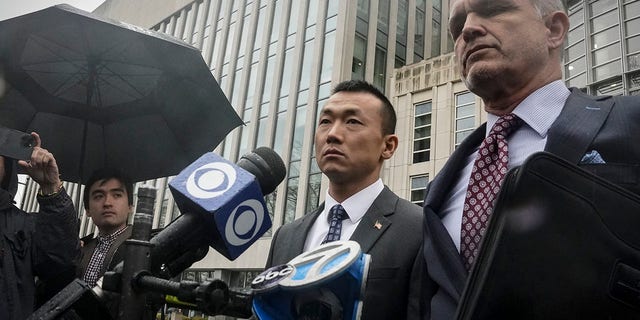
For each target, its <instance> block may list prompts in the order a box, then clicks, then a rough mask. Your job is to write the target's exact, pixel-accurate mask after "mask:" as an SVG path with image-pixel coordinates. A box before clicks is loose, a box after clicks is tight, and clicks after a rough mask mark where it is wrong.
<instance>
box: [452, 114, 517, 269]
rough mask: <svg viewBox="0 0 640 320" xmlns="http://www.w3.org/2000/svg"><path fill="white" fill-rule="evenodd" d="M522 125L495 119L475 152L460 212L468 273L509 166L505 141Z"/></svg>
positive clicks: (512, 118)
mask: <svg viewBox="0 0 640 320" xmlns="http://www.w3.org/2000/svg"><path fill="white" fill-rule="evenodd" d="M521 124H522V120H521V119H520V118H518V117H517V116H516V115H514V114H507V115H504V116H502V117H500V118H499V119H498V121H497V122H496V123H495V124H494V125H493V128H491V131H490V132H489V135H487V137H486V138H485V139H484V141H482V144H481V145H480V149H478V157H477V158H476V161H475V162H474V163H473V169H472V170H471V178H470V179H469V186H468V187H467V194H466V197H465V200H464V209H463V211H462V229H461V232H460V255H461V256H462V259H463V260H464V265H465V267H466V268H467V270H470V269H471V266H473V263H474V261H475V259H476V257H477V256H478V250H479V246H480V240H481V239H482V236H484V234H485V231H486V229H487V222H488V220H489V215H490V214H491V211H492V210H493V204H494V202H495V199H496V196H497V195H498V192H499V191H500V186H501V184H502V180H503V179H504V175H505V174H506V173H507V170H508V164H509V149H508V146H507V137H508V136H509V135H510V134H511V133H512V132H513V131H515V129H517V128H518V127H519V126H520V125H521Z"/></svg>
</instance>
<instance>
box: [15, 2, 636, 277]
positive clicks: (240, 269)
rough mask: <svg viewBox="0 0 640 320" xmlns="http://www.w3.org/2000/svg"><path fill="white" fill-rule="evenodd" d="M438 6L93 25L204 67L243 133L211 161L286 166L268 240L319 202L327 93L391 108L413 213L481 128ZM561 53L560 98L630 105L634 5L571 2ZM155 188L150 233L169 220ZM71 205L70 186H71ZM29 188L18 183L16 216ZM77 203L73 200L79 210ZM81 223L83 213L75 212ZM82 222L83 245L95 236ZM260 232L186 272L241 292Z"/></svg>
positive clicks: (119, 5) (159, 182)
mask: <svg viewBox="0 0 640 320" xmlns="http://www.w3.org/2000/svg"><path fill="white" fill-rule="evenodd" d="M448 3H449V1H447V0H353V1H350V0H349V1H348V0H303V1H297V0H195V1H194V0H173V1H168V0H138V1H126V0H107V1H106V2H105V3H104V4H103V5H102V6H100V7H99V8H98V9H97V10H96V11H95V13H97V14H99V15H102V16H105V17H109V18H113V19H117V20H122V21H125V22H128V23H131V24H135V25H139V26H141V27H144V28H150V29H153V30H157V31H160V32H164V33H167V34H170V35H172V36H174V37H176V38H180V39H182V40H184V41H185V42H187V43H189V44H191V45H193V46H195V47H197V48H200V49H201V51H202V56H203V59H204V60H205V62H206V63H207V64H208V65H209V67H210V69H211V72H212V74H213V75H214V77H215V78H216V79H217V81H218V83H219V84H220V86H221V88H222V89H223V91H224V92H225V94H226V95H227V98H228V99H229V101H230V102H231V104H232V105H233V106H234V108H235V110H236V111H237V113H238V115H240V117H241V118H242V119H243V120H244V122H245V123H246V126H243V127H239V128H237V129H235V130H234V131H232V132H231V133H230V134H229V135H228V136H227V138H226V139H225V141H224V142H223V143H221V144H220V145H219V146H218V147H217V148H216V149H215V151H216V152H217V153H219V154H220V155H222V156H223V157H225V158H226V159H229V160H230V161H234V162H235V161H237V159H238V158H239V157H240V156H242V155H243V154H245V153H247V152H249V151H251V150H253V149H255V148H256V147H260V146H267V147H271V148H273V149H274V150H275V151H276V152H277V153H278V154H279V155H280V156H281V157H282V158H283V160H284V161H285V165H286V168H287V177H286V178H285V180H284V181H283V182H282V183H281V184H280V186H279V187H278V188H277V190H276V192H275V193H273V194H271V195H269V196H268V197H267V200H268V203H269V206H270V212H271V213H272V218H273V228H272V231H273V230H275V229H277V228H278V227H279V226H280V225H282V224H284V223H288V222H290V221H292V220H294V219H295V218H298V217H300V216H302V215H304V214H305V213H306V212H309V211H311V210H312V209H314V208H316V207H317V206H318V204H319V203H320V202H321V201H322V200H323V198H324V193H325V192H326V185H327V181H326V178H324V177H323V176H322V174H321V173H320V171H319V169H318V167H317V165H316V162H315V159H314V152H313V147H314V146H313V141H314V139H313V135H314V129H315V125H316V117H317V114H318V112H319V110H320V109H321V108H322V106H323V105H324V103H325V102H326V100H327V99H328V97H329V94H330V91H331V88H332V86H334V85H335V84H337V83H338V82H340V81H343V80H347V79H364V80H367V81H369V82H372V83H374V84H375V85H376V86H378V87H379V88H381V89H383V90H384V92H385V93H386V94H387V96H389V97H390V100H391V101H392V103H393V104H394V106H395V107H396V111H397V114H398V126H397V134H398V135H399V138H400V145H399V149H398V151H397V153H396V154H395V156H394V157H393V158H392V159H391V160H390V161H387V163H386V164H385V167H384V168H383V173H382V179H383V182H384V183H385V184H386V185H388V186H389V187H390V188H391V189H392V190H393V191H394V192H396V193H397V194H399V195H400V196H401V197H404V198H406V199H409V200H411V201H413V202H415V203H417V204H421V203H422V200H423V198H424V192H425V188H426V185H427V183H428V182H429V180H430V179H431V178H432V177H433V176H434V175H435V174H436V173H437V172H438V171H439V170H440V168H442V166H443V165H444V163H445V162H446V160H447V158H448V157H449V155H450V154H451V152H453V150H454V149H455V148H456V146H457V145H458V144H459V143H460V142H461V141H462V140H463V139H464V138H465V137H466V136H467V135H468V134H469V133H470V132H471V131H472V130H473V129H475V128H476V127H477V126H479V125H480V124H481V123H483V122H484V121H485V120H486V115H485V113H484V111H483V108H482V102H481V100H480V99H478V98H477V97H476V96H475V95H473V94H472V93H470V92H469V91H468V90H467V89H466V88H465V86H464V84H463V83H462V82H461V81H460V80H459V77H458V72H457V70H456V66H455V63H454V59H453V54H451V51H452V47H453V44H452V41H451V39H450V37H449V35H448V33H447V27H446V26H447V17H448V15H449V12H448V11H449V8H448ZM567 6H568V12H569V16H570V20H571V30H570V32H569V35H568V38H567V44H566V49H565V55H564V77H565V81H566V83H567V85H568V86H572V87H578V88H581V89H582V90H584V91H585V92H588V93H591V94H596V95H604V94H608V95H616V94H640V0H569V1H568V3H567ZM170 179H171V178H170V177H168V178H160V179H156V180H153V181H146V183H147V184H152V185H155V186H156V187H157V188H158V199H157V202H156V215H155V218H154V227H158V228H161V227H163V226H165V225H167V224H168V223H170V222H171V221H172V220H173V219H174V218H176V217H177V216H178V215H179V214H180V212H179V211H178V210H177V207H176V206H175V204H174V202H173V199H172V197H171V195H170V193H169V191H168V189H167V188H166V185H167V182H168V181H169V180H170ZM67 188H68V189H69V190H70V192H72V193H76V194H79V191H80V190H81V187H77V186H75V185H68V186H67ZM36 192H37V188H35V187H34V186H33V185H30V184H27V187H26V191H25V195H24V206H25V207H26V208H31V209H34V206H36V204H35V194H36ZM77 200H79V198H78V199H77ZM76 204H77V206H79V207H80V211H79V212H83V211H84V210H83V208H82V204H81V201H76ZM94 231H95V230H94V227H93V225H92V224H91V222H90V221H89V219H87V218H86V216H84V215H83V216H82V229H81V235H85V234H89V233H91V232H94ZM270 236H271V232H269V233H267V234H265V235H264V236H263V238H261V239H260V240H259V241H257V242H256V243H255V244H254V245H253V246H252V247H251V248H250V249H249V250H248V251H246V252H245V253H244V254H242V255H241V256H240V257H239V258H238V259H236V260H235V261H229V260H227V259H226V258H224V257H223V256H222V255H220V254H218V253H217V252H215V251H214V250H210V252H209V254H208V255H207V256H206V257H205V258H204V259H203V260H202V261H199V262H197V263H196V264H194V265H193V266H192V268H191V269H189V270H188V271H187V272H185V273H184V277H185V278H186V279H190V280H204V279H206V278H209V277H215V278H221V279H223V280H225V281H227V282H228V283H230V285H231V286H236V287H243V286H246V285H248V283H249V282H250V281H251V279H252V278H253V277H254V276H255V275H256V274H257V273H259V272H260V271H261V270H262V267H263V265H264V261H265V259H266V256H267V254H268V251H269V245H270V241H271V238H270Z"/></svg>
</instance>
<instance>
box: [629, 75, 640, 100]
mask: <svg viewBox="0 0 640 320" xmlns="http://www.w3.org/2000/svg"><path fill="white" fill-rule="evenodd" d="M629 94H632V95H639V94H640V72H635V73H631V74H629Z"/></svg>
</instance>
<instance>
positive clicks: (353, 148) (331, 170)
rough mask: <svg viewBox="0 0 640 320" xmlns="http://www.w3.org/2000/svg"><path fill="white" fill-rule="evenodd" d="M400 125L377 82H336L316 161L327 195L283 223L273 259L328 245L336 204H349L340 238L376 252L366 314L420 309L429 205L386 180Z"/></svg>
mask: <svg viewBox="0 0 640 320" xmlns="http://www.w3.org/2000/svg"><path fill="white" fill-rule="evenodd" d="M395 126H396V115H395V111H394V109H393V106H392V105H391V103H390V102H389V100H388V99H387V98H386V97H385V96H384V95H383V94H382V93H381V92H380V91H379V90H378V89H376V88H375V87H373V86H372V85H370V84H368V83H366V82H363V81H346V82H342V83H340V84H338V85H337V86H336V87H335V89H334V90H333V94H332V95H331V97H330V98H329V100H328V102H327V104H326V105H325V106H324V108H323V109H322V112H321V113H320V119H319V120H318V126H317V128H316V134H315V150H316V161H317V162H318V166H319V167H320V170H321V171H322V172H323V173H324V174H325V175H326V176H327V177H328V178H329V188H328V190H327V194H326V199H325V202H324V203H323V204H322V205H321V206H320V207H319V208H318V209H317V210H315V211H314V212H311V213H308V214H307V215H305V216H304V217H302V218H300V219H297V220H296V221H294V222H292V223H289V224H286V225H283V226H282V227H281V228H279V229H278V231H276V233H275V235H274V236H273V240H272V243H271V250H270V252H269V257H268V260H267V267H271V266H274V265H279V264H285V263H287V262H289V261H290V260H291V259H293V258H294V257H296V256H297V255H299V254H300V253H302V252H305V251H307V250H309V249H313V248H314V247H317V246H318V245H320V244H321V243H322V242H323V241H324V240H323V239H325V237H326V236H327V234H328V231H329V221H328V217H329V212H330V208H333V207H334V206H337V205H342V207H343V208H344V210H345V211H346V214H347V217H345V219H344V220H343V222H342V231H341V233H340V238H339V239H340V240H347V239H349V240H353V241H356V242H358V243H359V244H360V247H361V249H362V251H363V252H364V253H367V254H369V255H371V265H370V269H369V274H368V276H367V283H366V289H365V290H366V291H365V297H364V303H363V310H362V319H414V318H416V317H417V316H418V305H419V298H420V295H419V291H418V290H419V289H420V279H421V277H422V275H423V272H422V268H423V267H422V266H421V263H422V256H421V251H420V245H421V240H422V235H421V232H422V227H421V225H422V214H421V210H420V207H419V206H416V205H415V204H412V203H410V202H409V201H406V200H404V199H400V198H399V197H398V196H397V195H396V194H394V193H393V192H392V191H391V190H389V189H388V188H387V187H385V186H384V184H383V183H382V180H380V170H381V168H382V165H383V162H384V160H386V159H389V158H391V156H392V155H393V154H394V152H395V151H396V148H397V147H398V137H397V136H396V135H395V134H394V132H395Z"/></svg>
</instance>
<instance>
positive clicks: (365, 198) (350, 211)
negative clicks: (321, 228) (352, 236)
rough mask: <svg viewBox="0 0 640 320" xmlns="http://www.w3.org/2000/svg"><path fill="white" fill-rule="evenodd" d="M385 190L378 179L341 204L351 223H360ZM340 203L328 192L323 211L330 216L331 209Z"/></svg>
mask: <svg viewBox="0 0 640 320" xmlns="http://www.w3.org/2000/svg"><path fill="white" fill-rule="evenodd" d="M383 189H384V184H383V183H382V180H381V179H378V180H376V182H374V183H372V184H370V185H369V186H368V187H366V188H364V189H362V190H360V191H358V192H357V193H356V194H354V195H352V196H351V197H349V198H347V199H346V200H344V201H343V202H342V203H340V204H342V207H343V208H344V211H346V212H347V215H348V216H349V217H348V218H347V219H349V220H350V221H351V223H357V222H358V221H360V219H362V217H363V216H364V214H365V213H367V210H369V207H371V205H372V204H373V201H375V200H376V198H377V197H378V195H379V194H380V192H382V190H383ZM338 203H339V202H338V201H336V200H335V199H333V198H332V197H331V195H329V192H328V191H327V195H326V197H325V202H324V204H325V206H324V210H323V211H324V212H325V213H327V214H328V212H329V209H331V207H333V206H334V205H336V204H338Z"/></svg>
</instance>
